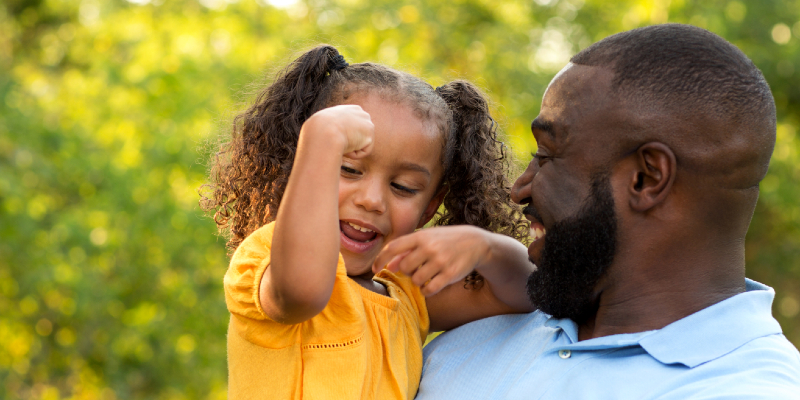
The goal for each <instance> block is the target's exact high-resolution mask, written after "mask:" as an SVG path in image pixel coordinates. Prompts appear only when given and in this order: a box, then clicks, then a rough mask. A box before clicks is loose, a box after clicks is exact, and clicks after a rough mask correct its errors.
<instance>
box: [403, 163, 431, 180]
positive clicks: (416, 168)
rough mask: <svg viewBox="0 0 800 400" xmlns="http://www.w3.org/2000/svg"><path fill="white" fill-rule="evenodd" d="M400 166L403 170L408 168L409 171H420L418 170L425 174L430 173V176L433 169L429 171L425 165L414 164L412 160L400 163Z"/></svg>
mask: <svg viewBox="0 0 800 400" xmlns="http://www.w3.org/2000/svg"><path fill="white" fill-rule="evenodd" d="M398 168H400V169H403V170H407V171H418V172H422V173H423V174H425V175H428V176H429V177H430V176H431V171H428V169H427V168H425V167H423V166H422V165H419V164H414V163H412V162H404V163H402V164H400V165H398Z"/></svg>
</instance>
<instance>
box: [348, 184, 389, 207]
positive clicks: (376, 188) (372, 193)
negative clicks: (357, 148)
mask: <svg viewBox="0 0 800 400" xmlns="http://www.w3.org/2000/svg"><path fill="white" fill-rule="evenodd" d="M362 183H363V186H361V188H360V189H359V190H358V191H357V192H356V194H355V196H354V202H355V204H356V205H357V206H359V207H361V208H363V209H364V210H366V211H370V212H376V213H378V214H383V213H384V211H386V202H385V201H384V193H383V188H382V187H381V185H380V183H379V182H377V181H376V180H374V179H373V180H370V181H367V182H362Z"/></svg>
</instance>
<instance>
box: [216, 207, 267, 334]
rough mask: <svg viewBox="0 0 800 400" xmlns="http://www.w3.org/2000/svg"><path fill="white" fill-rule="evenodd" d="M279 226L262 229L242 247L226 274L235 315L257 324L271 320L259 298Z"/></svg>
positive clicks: (229, 302) (227, 295)
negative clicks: (262, 278) (259, 290)
mask: <svg viewBox="0 0 800 400" xmlns="http://www.w3.org/2000/svg"><path fill="white" fill-rule="evenodd" d="M274 228H275V223H274V222H273V223H270V224H267V225H264V226H263V227H261V228H259V229H258V230H256V231H255V232H253V233H252V234H250V235H249V236H248V237H247V238H245V239H244V241H242V243H241V244H239V247H238V248H237V249H236V252H235V253H234V254H233V257H232V258H231V264H230V266H229V267H228V272H226V273H225V279H224V280H223V285H224V288H225V303H227V305H228V311H230V312H231V314H235V315H240V316H242V317H246V318H251V319H255V320H264V319H268V318H269V317H267V315H266V314H264V310H262V309H261V302H260V301H259V298H258V286H259V283H260V282H261V276H263V275H264V271H266V270H267V266H269V261H270V249H271V248H272V231H273V229H274Z"/></svg>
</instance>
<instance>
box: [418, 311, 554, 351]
mask: <svg viewBox="0 0 800 400" xmlns="http://www.w3.org/2000/svg"><path fill="white" fill-rule="evenodd" d="M548 318H549V316H547V314H543V313H541V312H539V311H534V312H532V313H526V314H507V315H497V316H494V317H489V318H484V319H480V320H477V321H473V322H470V323H468V324H465V325H462V326H460V327H458V328H456V329H453V330H449V331H446V332H443V333H442V334H441V335H439V336H437V337H436V339H434V340H433V341H431V342H430V343H429V344H428V345H427V346H425V350H426V353H430V352H433V351H434V350H435V351H447V350H448V349H451V348H461V349H463V348H465V347H469V346H471V345H477V344H482V345H486V343H487V342H492V341H497V342H498V344H500V343H502V342H506V343H507V342H508V340H514V339H515V338H517V337H522V336H525V337H527V336H529V335H530V334H532V333H535V332H536V330H537V328H543V327H544V324H545V322H546V321H547V319H548Z"/></svg>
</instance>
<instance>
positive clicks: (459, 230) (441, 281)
mask: <svg viewBox="0 0 800 400" xmlns="http://www.w3.org/2000/svg"><path fill="white" fill-rule="evenodd" d="M491 235H492V234H491V233H490V232H487V231H484V230H483V229H480V228H477V227H474V226H468V225H459V226H445V227H435V228H429V229H422V230H420V231H417V232H414V233H412V234H409V235H406V236H402V237H400V238H397V239H395V240H394V241H392V242H391V243H389V244H388V245H386V247H384V249H383V250H382V251H381V252H380V254H378V258H377V259H376V260H375V263H374V264H373V266H372V270H373V272H375V273H377V272H378V271H380V270H381V269H383V268H384V266H385V268H386V269H388V270H389V271H392V272H398V271H399V272H402V273H404V274H405V275H407V276H409V277H410V278H411V281H412V282H414V284H416V285H418V286H420V287H421V291H422V294H423V295H425V296H432V295H434V294H436V293H438V292H439V291H440V290H442V289H443V288H444V287H446V286H448V285H450V284H453V283H455V282H458V281H460V280H462V279H464V277H466V276H467V275H468V274H469V273H470V272H472V271H473V270H474V269H475V268H476V267H477V266H478V265H480V264H481V263H484V261H485V259H486V258H487V257H489V256H490V253H491V248H490V247H491V245H490V242H491Z"/></svg>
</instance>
